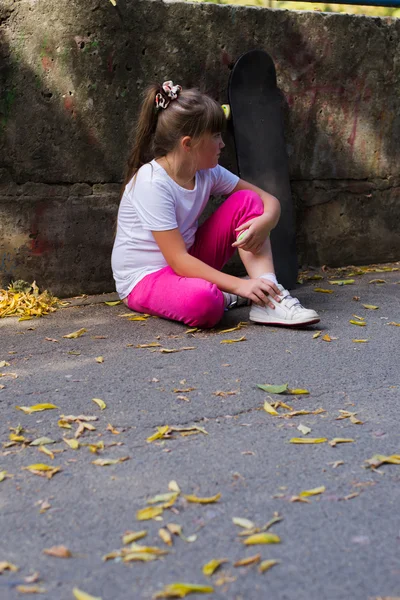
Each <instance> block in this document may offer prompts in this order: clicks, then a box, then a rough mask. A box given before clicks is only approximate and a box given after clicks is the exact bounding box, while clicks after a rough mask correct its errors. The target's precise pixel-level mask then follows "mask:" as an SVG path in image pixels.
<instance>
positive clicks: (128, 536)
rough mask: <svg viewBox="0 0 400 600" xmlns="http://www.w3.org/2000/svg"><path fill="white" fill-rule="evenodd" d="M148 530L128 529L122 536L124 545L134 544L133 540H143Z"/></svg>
mask: <svg viewBox="0 0 400 600" xmlns="http://www.w3.org/2000/svg"><path fill="white" fill-rule="evenodd" d="M146 535H147V531H145V530H142V531H127V532H126V533H125V534H124V535H123V537H122V543H123V544H124V546H126V545H127V544H132V542H136V541H137V540H141V539H142V538H144V537H146Z"/></svg>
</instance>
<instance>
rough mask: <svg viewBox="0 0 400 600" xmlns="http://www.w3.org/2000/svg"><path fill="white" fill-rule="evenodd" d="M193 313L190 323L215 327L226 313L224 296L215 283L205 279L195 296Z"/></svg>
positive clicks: (197, 325)
mask: <svg viewBox="0 0 400 600" xmlns="http://www.w3.org/2000/svg"><path fill="white" fill-rule="evenodd" d="M195 303H196V306H194V307H193V308H194V310H193V313H192V315H191V318H190V322H188V324H189V325H193V326H195V327H204V328H207V329H209V328H211V327H214V325H216V324H217V323H218V322H219V321H220V320H221V319H222V316H223V314H224V297H223V294H222V292H221V291H220V290H219V289H218V288H217V286H216V285H214V284H213V283H209V282H207V281H204V285H202V286H201V287H200V288H199V289H198V291H197V293H196V296H195Z"/></svg>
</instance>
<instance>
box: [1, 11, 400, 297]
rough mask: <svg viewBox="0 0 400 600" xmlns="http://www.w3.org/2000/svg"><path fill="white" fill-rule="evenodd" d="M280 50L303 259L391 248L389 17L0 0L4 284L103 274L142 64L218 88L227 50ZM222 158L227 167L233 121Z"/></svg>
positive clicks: (337, 260)
mask: <svg viewBox="0 0 400 600" xmlns="http://www.w3.org/2000/svg"><path fill="white" fill-rule="evenodd" d="M255 47H256V48H263V49H265V50H267V51H268V52H269V53H270V54H271V55H272V56H273V58H274V60H275V62H276V67H277V72H278V76H279V85H280V87H281V89H282V90H283V92H284V96H285V99H286V103H285V106H284V112H285V120H286V133H287V147H288V153H289V156H290V170H291V179H292V189H293V195H294V199H295V202H296V210H297V219H298V232H299V233H298V249H299V259H300V262H301V263H302V264H305V263H309V264H323V263H325V264H330V265H342V264H346V263H347V264H348V263H367V262H370V261H385V260H396V259H397V260H398V259H399V256H400V236H399V234H398V223H399V219H400V193H399V189H400V188H399V186H400V172H399V164H400V161H399V158H400V145H399V140H400V93H399V92H400V21H399V20H391V19H380V18H367V17H360V16H349V15H343V14H336V15H335V14H322V13H311V12H304V13H297V12H288V11H275V10H268V9H258V8H249V7H238V6H222V5H215V4H198V3H196V4H189V3H179V2H178V3H173V2H168V3H164V2H162V1H158V0H157V1H150V0H118V5H117V8H115V7H113V5H112V4H111V2H109V0H84V1H82V0H2V1H1V5H0V283H2V284H3V285H4V284H5V283H8V281H9V280H10V279H16V278H23V279H27V280H32V279H34V278H35V279H36V280H37V281H38V283H39V285H40V286H41V287H42V286H43V287H49V288H50V289H51V290H52V291H53V292H55V293H57V294H60V295H64V296H65V295H69V294H74V293H80V292H100V291H109V290H111V289H113V280H112V275H111V269H110V252H111V247H112V240H113V229H114V222H115V216H116V211H117V207H118V200H119V198H118V192H119V188H120V181H121V178H122V173H123V169H124V163H125V159H126V154H127V152H128V150H129V134H130V131H131V127H132V123H133V121H134V118H135V115H136V112H137V108H138V103H139V96H140V92H141V91H142V89H143V87H144V86H145V85H146V84H147V83H148V82H149V81H150V80H152V79H156V80H159V81H163V80H165V79H170V78H172V79H173V80H174V81H176V82H179V83H181V84H182V85H184V86H191V85H198V86H201V87H202V88H203V89H204V90H205V91H207V92H209V93H210V94H212V95H213V96H214V97H215V98H216V99H217V100H218V101H220V102H226V101H227V94H226V88H227V82H228V78H229V73H230V69H231V67H232V64H233V63H234V61H235V60H236V59H237V57H238V56H239V55H240V54H241V53H242V52H244V51H246V50H249V49H252V48H255ZM226 141H227V149H226V152H225V155H224V157H223V160H222V164H224V165H225V166H227V167H228V168H230V169H232V170H236V165H235V160H234V149H233V143H232V136H231V133H230V132H229V131H228V133H227V136H226Z"/></svg>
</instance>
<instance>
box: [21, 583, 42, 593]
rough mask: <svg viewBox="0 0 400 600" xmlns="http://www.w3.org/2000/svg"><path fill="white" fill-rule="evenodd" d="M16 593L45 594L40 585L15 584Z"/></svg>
mask: <svg viewBox="0 0 400 600" xmlns="http://www.w3.org/2000/svg"><path fill="white" fill-rule="evenodd" d="M15 589H16V590H17V592H18V593H20V594H45V593H46V589H45V588H44V587H41V586H40V585H25V584H21V585H17V586H16V588H15Z"/></svg>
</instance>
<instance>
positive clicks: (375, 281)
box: [369, 279, 386, 283]
mask: <svg viewBox="0 0 400 600" xmlns="http://www.w3.org/2000/svg"><path fill="white" fill-rule="evenodd" d="M369 283H386V281H385V280H384V279H371V281H370V282H369Z"/></svg>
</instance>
